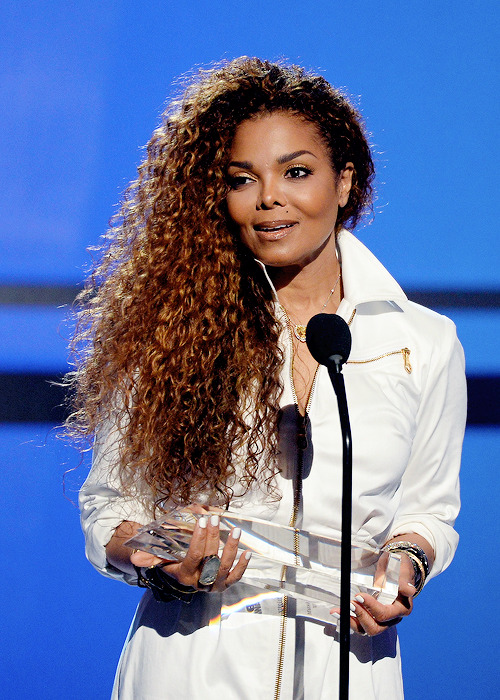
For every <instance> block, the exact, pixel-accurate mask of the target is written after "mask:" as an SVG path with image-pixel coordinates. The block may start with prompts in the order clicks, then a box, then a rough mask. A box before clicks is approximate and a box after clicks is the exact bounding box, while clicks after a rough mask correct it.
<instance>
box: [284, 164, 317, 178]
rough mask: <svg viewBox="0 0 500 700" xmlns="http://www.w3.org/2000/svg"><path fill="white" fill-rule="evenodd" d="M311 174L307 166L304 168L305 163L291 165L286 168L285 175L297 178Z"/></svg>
mask: <svg viewBox="0 0 500 700" xmlns="http://www.w3.org/2000/svg"><path fill="white" fill-rule="evenodd" d="M311 174H312V170H310V169H309V168H306V167H305V165H292V166H290V167H289V168H287V171H286V174H285V177H288V178H290V179H293V180H297V179H299V178H303V177H307V176H308V175H311Z"/></svg>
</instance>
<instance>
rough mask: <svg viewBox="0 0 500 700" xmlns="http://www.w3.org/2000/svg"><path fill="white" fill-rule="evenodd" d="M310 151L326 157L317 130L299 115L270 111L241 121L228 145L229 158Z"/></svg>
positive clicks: (322, 142) (327, 155)
mask: <svg viewBox="0 0 500 700" xmlns="http://www.w3.org/2000/svg"><path fill="white" fill-rule="evenodd" d="M301 150H306V151H312V152H313V153H314V154H315V155H316V156H317V157H321V156H325V157H327V158H328V157H329V153H328V149H327V146H326V144H325V142H324V139H323V137H322V135H321V132H320V130H319V127H318V126H317V125H316V124H313V123H312V122H310V121H308V120H307V119H305V118H304V117H302V116H300V115H298V114H292V113H289V112H272V113H271V114H268V113H266V114H259V115H257V116H255V117H251V118H250V119H246V120H245V121H243V122H241V124H239V125H238V126H237V128H236V131H235V133H234V138H233V141H232V144H231V155H232V156H233V157H235V156H236V154H241V153H242V152H246V154H247V155H249V154H248V151H250V152H251V153H255V154H265V153H268V154H269V156H279V155H282V154H283V153H291V152H294V151H301Z"/></svg>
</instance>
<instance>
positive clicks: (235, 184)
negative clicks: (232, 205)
mask: <svg viewBox="0 0 500 700" xmlns="http://www.w3.org/2000/svg"><path fill="white" fill-rule="evenodd" d="M294 170H295V171H302V172H303V173H304V174H303V175H297V174H296V176H295V177H293V176H291V173H292V172H293V171H294ZM312 172H313V171H312V170H311V169H310V168H307V167H306V166H305V165H290V167H288V168H287V169H286V173H285V177H287V179H289V180H301V179H303V178H306V177H308V176H309V175H312ZM248 181H252V178H251V177H250V176H249V175H233V176H229V177H228V183H229V186H230V188H231V189H232V190H237V189H238V188H240V187H243V185H246V184H247V182H248Z"/></svg>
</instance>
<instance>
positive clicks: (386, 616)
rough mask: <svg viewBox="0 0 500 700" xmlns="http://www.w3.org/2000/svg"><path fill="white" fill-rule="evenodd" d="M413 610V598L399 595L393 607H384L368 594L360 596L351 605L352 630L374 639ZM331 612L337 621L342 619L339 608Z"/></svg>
mask: <svg viewBox="0 0 500 700" xmlns="http://www.w3.org/2000/svg"><path fill="white" fill-rule="evenodd" d="M411 610H412V601H411V598H406V597H405V596H403V595H399V596H398V598H397V599H396V600H395V601H394V603H392V604H391V605H383V604H382V603H379V601H378V600H376V598H374V597H373V596H371V595H368V594H367V593H363V594H359V595H357V596H356V597H355V598H354V600H352V601H351V603H350V610H349V614H350V618H351V619H350V625H351V629H353V630H354V631H355V632H358V633H359V634H367V635H369V636H370V637H373V636H375V635H377V634H381V633H382V632H384V631H385V630H386V629H387V627H392V625H396V624H398V622H400V621H401V619H402V618H403V617H406V616H407V615H409V614H410V612H411ZM330 612H331V614H332V617H334V618H335V619H336V620H338V619H339V618H340V615H339V612H340V611H339V608H333V609H332V610H331V611H330Z"/></svg>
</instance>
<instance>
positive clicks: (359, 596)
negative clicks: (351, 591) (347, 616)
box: [354, 595, 365, 603]
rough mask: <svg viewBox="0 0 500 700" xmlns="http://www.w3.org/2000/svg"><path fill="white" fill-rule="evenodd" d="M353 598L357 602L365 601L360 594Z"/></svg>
mask: <svg viewBox="0 0 500 700" xmlns="http://www.w3.org/2000/svg"><path fill="white" fill-rule="evenodd" d="M354 600H357V601H358V603H364V602H365V599H364V598H363V596H362V595H357V596H356V597H355V598H354Z"/></svg>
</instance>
